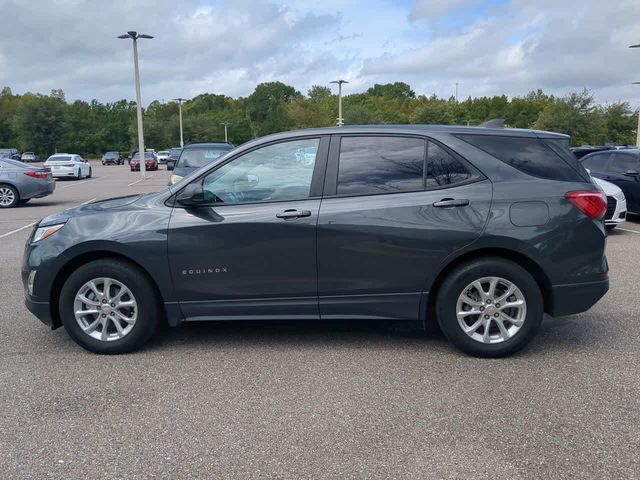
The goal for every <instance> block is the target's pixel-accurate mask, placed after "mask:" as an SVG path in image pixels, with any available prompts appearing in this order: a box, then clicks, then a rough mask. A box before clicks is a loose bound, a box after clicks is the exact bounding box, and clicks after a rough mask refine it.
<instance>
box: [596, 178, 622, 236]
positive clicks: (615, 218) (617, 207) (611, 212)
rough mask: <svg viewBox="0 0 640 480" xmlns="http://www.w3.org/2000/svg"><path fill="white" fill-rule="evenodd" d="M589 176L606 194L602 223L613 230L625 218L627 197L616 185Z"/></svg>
mask: <svg viewBox="0 0 640 480" xmlns="http://www.w3.org/2000/svg"><path fill="white" fill-rule="evenodd" d="M591 178H593V181H594V182H595V183H597V184H598V185H599V186H600V188H602V190H604V193H605V194H606V195H607V212H606V213H605V214H604V224H605V226H606V228H607V230H613V229H614V228H616V225H618V224H620V223H623V222H624V221H626V219H627V199H626V198H625V196H624V193H623V192H622V190H621V189H620V187H618V186H617V185H615V184H613V183H611V182H607V181H606V180H602V179H600V178H595V177H591Z"/></svg>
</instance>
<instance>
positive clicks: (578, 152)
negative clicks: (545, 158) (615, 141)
mask: <svg viewBox="0 0 640 480" xmlns="http://www.w3.org/2000/svg"><path fill="white" fill-rule="evenodd" d="M608 150H613V147H610V146H607V145H604V146H600V147H592V146H590V145H583V146H582V147H574V148H572V149H571V151H572V152H573V154H574V155H575V156H576V158H582V157H585V156H587V155H589V154H590V153H596V152H604V151H608Z"/></svg>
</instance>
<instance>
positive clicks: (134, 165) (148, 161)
mask: <svg viewBox="0 0 640 480" xmlns="http://www.w3.org/2000/svg"><path fill="white" fill-rule="evenodd" d="M129 166H130V167H131V171H132V172H136V171H140V153H138V152H136V154H135V155H134V156H133V158H132V159H131V162H130V163H129ZM144 166H145V168H146V169H147V170H158V159H157V158H156V155H155V154H154V153H153V152H144Z"/></svg>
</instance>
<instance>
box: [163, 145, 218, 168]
mask: <svg viewBox="0 0 640 480" xmlns="http://www.w3.org/2000/svg"><path fill="white" fill-rule="evenodd" d="M228 151H229V149H220V148H188V149H186V150H183V151H182V154H181V155H180V159H179V160H178V164H177V165H176V168H200V167H204V166H205V165H208V164H209V163H211V162H213V161H214V160H216V159H217V158H219V157H221V156H222V155H224V154H225V153H227V152H228Z"/></svg>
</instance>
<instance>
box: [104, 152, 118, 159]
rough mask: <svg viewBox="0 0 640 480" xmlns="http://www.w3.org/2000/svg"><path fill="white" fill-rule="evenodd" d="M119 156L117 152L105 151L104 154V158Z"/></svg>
mask: <svg viewBox="0 0 640 480" xmlns="http://www.w3.org/2000/svg"><path fill="white" fill-rule="evenodd" d="M117 157H119V155H118V152H107V153H105V154H104V158H117Z"/></svg>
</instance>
